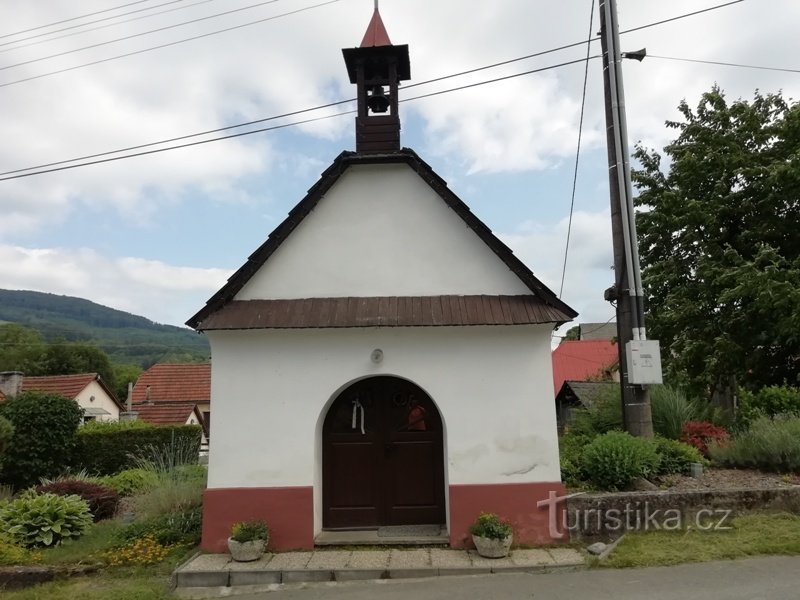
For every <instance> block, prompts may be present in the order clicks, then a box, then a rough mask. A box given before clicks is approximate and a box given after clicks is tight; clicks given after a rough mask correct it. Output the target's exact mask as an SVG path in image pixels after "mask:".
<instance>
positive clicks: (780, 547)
mask: <svg viewBox="0 0 800 600" xmlns="http://www.w3.org/2000/svg"><path fill="white" fill-rule="evenodd" d="M730 525H731V527H732V529H729V530H724V531H702V530H699V529H687V530H684V531H650V532H643V533H629V534H628V535H626V536H625V539H623V540H622V541H621V542H620V543H619V545H618V546H617V548H616V549H615V550H614V552H613V553H612V554H611V556H610V557H609V558H608V559H607V560H606V561H604V562H603V563H599V564H598V565H597V566H603V567H614V568H619V567H652V566H660V565H677V564H680V563H687V562H706V561H709V560H727V559H733V558H745V557H748V556H757V555H765V554H800V515H792V514H787V513H779V514H764V513H757V514H750V515H745V516H741V517H737V518H736V519H734V520H732V521H731V522H730Z"/></svg>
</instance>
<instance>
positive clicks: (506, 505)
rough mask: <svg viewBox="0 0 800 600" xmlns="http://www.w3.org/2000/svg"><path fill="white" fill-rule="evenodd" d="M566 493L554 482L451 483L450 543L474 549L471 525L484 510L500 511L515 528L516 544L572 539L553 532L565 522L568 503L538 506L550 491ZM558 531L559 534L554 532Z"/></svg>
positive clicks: (556, 541)
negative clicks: (563, 516)
mask: <svg viewBox="0 0 800 600" xmlns="http://www.w3.org/2000/svg"><path fill="white" fill-rule="evenodd" d="M551 492H555V494H556V495H557V496H564V495H565V492H564V486H563V485H562V484H561V483H560V482H553V483H500V484H472V485H451V486H450V546H451V547H453V548H471V547H473V544H472V536H471V535H470V533H469V528H470V525H472V523H473V521H474V520H475V518H476V517H477V516H478V515H479V514H480V513H481V512H492V513H497V514H498V515H500V516H501V517H503V518H504V519H507V520H508V521H509V522H510V523H511V525H512V526H513V527H514V543H515V544H552V543H559V542H566V541H569V540H568V537H567V536H566V535H565V534H564V535H563V537H559V535H562V534H561V533H560V532H558V533H556V532H555V531H553V527H554V526H555V527H556V528H558V525H559V524H560V523H561V522H562V521H561V519H562V516H561V513H562V512H563V510H564V503H563V502H561V503H557V505H556V507H555V508H553V509H552V510H553V511H554V512H553V513H552V514H551V510H550V509H549V508H548V506H546V505H545V506H542V507H539V506H537V502H539V501H540V500H548V498H550V497H551V495H550V493H551ZM553 504H556V503H553ZM553 533H556V535H552V534H553Z"/></svg>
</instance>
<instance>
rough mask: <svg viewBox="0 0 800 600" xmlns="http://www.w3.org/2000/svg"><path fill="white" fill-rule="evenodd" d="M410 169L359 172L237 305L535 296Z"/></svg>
mask: <svg viewBox="0 0 800 600" xmlns="http://www.w3.org/2000/svg"><path fill="white" fill-rule="evenodd" d="M530 293H531V291H530V290H529V289H528V288H527V286H526V285H525V284H524V283H523V282H522V281H520V279H519V277H517V276H516V275H514V273H512V272H511V270H510V269H509V268H508V266H506V265H505V264H504V263H503V261H501V260H500V259H499V258H498V257H497V255H496V254H494V253H493V252H492V251H491V250H490V249H489V248H487V247H486V245H485V244H484V243H483V242H482V241H481V239H480V238H479V237H478V236H477V234H476V233H475V232H474V231H473V230H471V229H470V228H469V227H467V226H466V225H465V224H464V221H463V220H462V219H461V218H459V216H458V215H457V214H456V213H455V212H453V210H452V209H450V207H449V206H447V204H445V203H444V202H442V199H441V198H440V197H439V196H438V194H436V192H435V191H434V190H433V189H432V188H431V187H430V186H429V185H427V184H426V183H425V182H424V181H423V180H422V179H421V178H420V176H419V175H418V174H417V173H416V172H415V171H413V170H412V169H411V168H410V167H409V166H408V165H407V164H405V163H390V164H372V165H355V166H352V167H350V168H349V169H348V170H347V171H346V172H345V173H344V174H343V175H342V176H341V177H340V178H339V179H338V180H337V182H336V183H335V184H334V185H333V186H332V187H331V189H329V190H328V192H327V193H326V194H325V196H324V197H323V198H322V199H321V200H320V202H319V203H318V204H317V206H316V208H315V209H314V210H313V212H311V214H309V215H308V216H307V217H306V218H305V219H304V220H303V222H302V223H300V225H298V227H297V228H296V229H295V230H294V232H292V236H291V237H290V238H288V239H287V240H286V241H285V242H284V243H283V244H281V246H280V247H279V248H278V249H277V250H276V251H275V253H274V254H273V255H272V256H271V257H270V260H269V261H267V262H266V263H265V264H264V265H263V266H262V267H261V268H260V269H259V270H258V271H257V272H256V273H255V274H254V275H253V277H251V278H250V280H249V281H248V282H247V284H245V286H244V287H243V288H242V289H241V291H240V292H239V293H238V294H237V295H236V297H235V299H236V300H257V299H286V298H324V297H344V296H359V297H373V296H438V295H472V294H505V295H521V294H530Z"/></svg>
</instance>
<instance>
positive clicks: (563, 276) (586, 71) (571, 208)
mask: <svg viewBox="0 0 800 600" xmlns="http://www.w3.org/2000/svg"><path fill="white" fill-rule="evenodd" d="M589 2H590V4H591V10H590V11H589V37H591V35H592V28H593V26H594V0H589ZM591 49H592V45H591V44H586V65H585V68H584V70H583V91H582V92H581V116H580V119H579V120H578V144H577V149H576V150H575V172H574V174H573V175H572V198H571V199H570V202H569V221H568V222H567V242H566V244H565V246H564V266H563V268H562V269H561V287H560V288H559V290H558V297H559V298H561V294H563V293H564V279H566V276H567V256H568V255H569V238H570V234H571V233H572V214H573V212H574V210H575V190H576V189H577V187H578V163H579V162H580V157H581V138H582V137H583V114H584V111H585V109H586V84H587V82H588V81H589V53H590V52H591Z"/></svg>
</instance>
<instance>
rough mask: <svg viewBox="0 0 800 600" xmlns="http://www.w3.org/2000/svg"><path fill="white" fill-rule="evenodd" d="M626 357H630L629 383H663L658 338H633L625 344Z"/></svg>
mask: <svg viewBox="0 0 800 600" xmlns="http://www.w3.org/2000/svg"><path fill="white" fill-rule="evenodd" d="M625 357H626V358H627V359H628V360H627V362H628V383H633V384H636V385H649V384H654V383H663V378H662V375H661V350H660V349H659V347H658V340H631V341H630V342H628V343H627V344H625Z"/></svg>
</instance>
